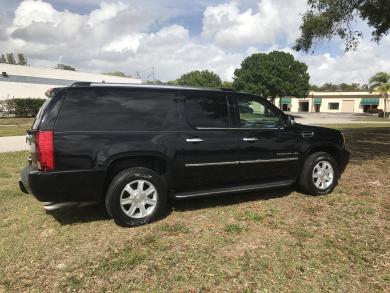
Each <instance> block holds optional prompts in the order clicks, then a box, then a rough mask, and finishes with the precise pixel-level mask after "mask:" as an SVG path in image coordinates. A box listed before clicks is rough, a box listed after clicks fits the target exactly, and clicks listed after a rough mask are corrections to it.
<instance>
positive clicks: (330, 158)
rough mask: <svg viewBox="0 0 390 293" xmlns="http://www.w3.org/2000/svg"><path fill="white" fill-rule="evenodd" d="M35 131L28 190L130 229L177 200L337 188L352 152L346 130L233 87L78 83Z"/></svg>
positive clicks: (60, 94)
mask: <svg viewBox="0 0 390 293" xmlns="http://www.w3.org/2000/svg"><path fill="white" fill-rule="evenodd" d="M48 97H49V99H48V100H47V101H46V102H45V104H44V105H43V106H42V108H41V110H40V112H39V114H38V116H37V118H36V120H35V122H34V124H33V126H32V129H31V130H29V131H28V132H27V140H28V141H29V143H30V145H31V157H30V158H29V165H28V166H27V167H26V168H25V169H24V170H23V172H22V174H21V179H20V182H19V183H20V188H21V190H22V191H23V192H25V193H31V194H33V195H34V196H35V197H36V198H37V199H38V200H40V201H42V202H50V203H51V204H52V205H53V204H54V205H56V204H61V203H66V202H68V203H69V202H91V201H92V202H104V203H105V206H106V208H107V211H108V213H109V214H110V215H111V216H112V217H113V218H114V220H115V222H116V223H117V224H119V225H122V226H137V225H141V224H145V223H149V222H151V221H153V220H154V219H156V218H157V217H159V216H160V215H161V214H162V213H163V212H164V210H165V207H166V203H167V200H168V198H169V197H171V198H175V199H184V198H190V197H199V196H208V195H219V194H226V193H232V192H244V191H251V190H262V189H270V188H279V187H286V186H290V185H293V184H295V183H298V186H299V187H300V188H301V190H303V191H304V192H306V193H308V194H312V195H320V194H327V193H330V192H332V191H333V189H334V188H335V186H336V184H337V181H338V178H339V176H340V174H341V172H342V171H343V170H344V168H345V166H346V164H347V162H348V159H349V153H348V152H347V151H346V150H345V146H344V137H343V134H342V133H341V132H340V131H337V130H333V129H327V128H321V127H314V126H305V125H300V124H296V123H295V122H294V119H293V118H292V117H291V116H289V115H286V114H285V113H283V112H282V111H280V110H279V109H278V108H277V107H275V106H274V105H273V104H272V103H270V102H268V101H267V100H266V99H264V98H262V97H259V96H255V95H251V94H246V93H241V92H234V91H230V90H224V89H206V88H192V87H173V86H151V85H124V84H106V83H101V84H100V83H96V84H94V83H76V84H74V85H72V86H70V87H67V88H60V89H53V90H51V91H50V92H49V93H48Z"/></svg>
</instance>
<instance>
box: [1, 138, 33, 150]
mask: <svg viewBox="0 0 390 293" xmlns="http://www.w3.org/2000/svg"><path fill="white" fill-rule="evenodd" d="M29 149H30V146H29V145H28V144H27V143H26V136H24V135H23V136H5V137H0V153H6V152H17V151H28V150H29Z"/></svg>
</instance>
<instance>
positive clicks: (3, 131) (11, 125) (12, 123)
mask: <svg viewBox="0 0 390 293" xmlns="http://www.w3.org/2000/svg"><path fill="white" fill-rule="evenodd" d="M33 121H34V118H0V137H1V136H16V135H25V134H26V130H27V129H29V128H30V127H31V125H32V123H33Z"/></svg>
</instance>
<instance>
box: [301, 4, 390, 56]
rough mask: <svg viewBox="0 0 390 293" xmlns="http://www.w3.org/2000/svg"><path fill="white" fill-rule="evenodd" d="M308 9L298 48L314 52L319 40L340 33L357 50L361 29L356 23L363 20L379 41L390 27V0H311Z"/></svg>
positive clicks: (348, 45) (376, 40)
mask: <svg viewBox="0 0 390 293" xmlns="http://www.w3.org/2000/svg"><path fill="white" fill-rule="evenodd" d="M307 3H308V5H309V7H310V8H309V9H308V11H306V13H305V14H304V15H303V18H302V21H303V22H302V24H301V36H300V37H299V38H298V39H297V40H296V42H295V46H294V49H295V50H297V51H305V52H306V53H307V52H309V51H310V49H311V48H313V46H314V45H315V43H316V42H317V41H318V40H323V39H331V38H332V37H334V36H338V37H340V38H341V39H343V40H344V42H345V49H346V50H347V51H348V50H351V49H356V48H357V46H358V44H359V39H360V38H361V37H362V36H363V34H362V32H361V31H358V30H355V28H354V24H355V23H356V22H357V20H359V19H362V20H364V21H366V22H367V23H368V25H369V26H370V27H372V28H373V32H372V40H373V41H375V42H377V43H379V41H380V40H381V39H382V38H383V37H384V36H386V35H387V34H388V32H389V30H390V17H389V15H390V1H388V0H348V1H346V0H345V1H344V0H307Z"/></svg>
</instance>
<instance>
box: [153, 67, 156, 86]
mask: <svg viewBox="0 0 390 293" xmlns="http://www.w3.org/2000/svg"><path fill="white" fill-rule="evenodd" d="M152 75H153V83H156V75H155V72H154V65H153V68H152Z"/></svg>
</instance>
